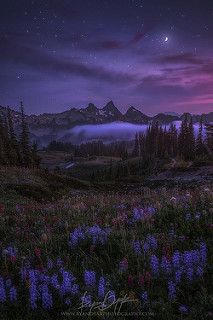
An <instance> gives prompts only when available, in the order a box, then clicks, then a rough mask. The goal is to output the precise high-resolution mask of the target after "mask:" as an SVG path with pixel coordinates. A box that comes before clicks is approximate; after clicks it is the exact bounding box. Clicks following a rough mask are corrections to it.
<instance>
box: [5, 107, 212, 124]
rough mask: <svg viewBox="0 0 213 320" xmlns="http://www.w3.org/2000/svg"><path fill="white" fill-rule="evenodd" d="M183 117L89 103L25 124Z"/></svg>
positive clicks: (139, 121) (30, 119) (166, 120)
mask: <svg viewBox="0 0 213 320" xmlns="http://www.w3.org/2000/svg"><path fill="white" fill-rule="evenodd" d="M5 111H6V108H5V107H1V106H0V113H1V114H4V113H5ZM183 116H184V115H182V116H178V115H175V114H172V113H169V114H168V113H159V114H157V115H155V116H154V117H149V116H147V115H146V114H144V113H142V112H141V111H140V110H138V109H136V108H135V107H133V106H131V107H130V108H129V109H128V110H127V112H126V113H124V114H122V113H121V112H120V111H119V109H118V108H117V107H116V106H115V105H114V103H113V101H109V102H108V103H107V104H106V105H105V106H104V107H103V108H97V107H96V106H95V105H94V104H93V103H89V104H88V106H87V107H86V108H80V109H77V108H70V109H69V110H66V111H64V112H60V113H43V114H40V115H26V120H27V123H28V124H29V126H30V128H46V127H52V128H53V129H54V128H56V127H58V128H60V127H61V128H68V127H70V126H71V127H72V126H74V125H77V124H78V125H79V124H96V123H107V122H112V121H125V122H131V123H137V124H149V123H151V122H152V121H158V122H159V123H160V124H168V123H170V122H172V121H175V120H182V119H183ZM12 117H13V120H14V122H15V123H16V124H18V123H19V122H20V119H21V116H20V113H19V112H18V111H14V110H12ZM192 117H193V122H198V121H199V119H200V117H201V116H200V115H192ZM204 121H206V122H212V121H213V112H210V113H208V114H205V115H204Z"/></svg>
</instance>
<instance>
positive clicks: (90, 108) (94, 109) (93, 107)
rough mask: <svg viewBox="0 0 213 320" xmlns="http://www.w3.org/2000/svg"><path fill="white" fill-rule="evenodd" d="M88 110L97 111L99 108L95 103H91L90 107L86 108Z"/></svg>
mask: <svg viewBox="0 0 213 320" xmlns="http://www.w3.org/2000/svg"><path fill="white" fill-rule="evenodd" d="M85 110H86V111H87V112H97V111H98V108H97V107H96V106H95V105H94V103H89V104H88V107H86V109H85Z"/></svg>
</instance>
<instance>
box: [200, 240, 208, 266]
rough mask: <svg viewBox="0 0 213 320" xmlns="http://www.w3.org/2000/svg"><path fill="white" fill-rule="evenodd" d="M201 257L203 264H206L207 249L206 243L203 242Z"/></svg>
mask: <svg viewBox="0 0 213 320" xmlns="http://www.w3.org/2000/svg"><path fill="white" fill-rule="evenodd" d="M200 257H201V261H202V263H203V264H205V263H206V258H207V248H206V244H205V242H201V244H200Z"/></svg>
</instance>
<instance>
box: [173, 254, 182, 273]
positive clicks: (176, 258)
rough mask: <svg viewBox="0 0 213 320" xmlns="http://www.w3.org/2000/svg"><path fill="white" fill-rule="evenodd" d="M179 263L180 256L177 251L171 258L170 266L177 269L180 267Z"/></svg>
mask: <svg viewBox="0 0 213 320" xmlns="http://www.w3.org/2000/svg"><path fill="white" fill-rule="evenodd" d="M180 263H181V255H180V252H179V251H175V252H174V254H173V256H172V264H173V266H174V268H175V269H178V268H179V267H180Z"/></svg>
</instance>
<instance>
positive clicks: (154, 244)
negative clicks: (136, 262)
mask: <svg viewBox="0 0 213 320" xmlns="http://www.w3.org/2000/svg"><path fill="white" fill-rule="evenodd" d="M147 242H148V243H149V244H150V247H151V248H152V250H156V249H157V247H158V242H157V239H156V238H155V236H153V235H151V234H149V235H148V236H147Z"/></svg>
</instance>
